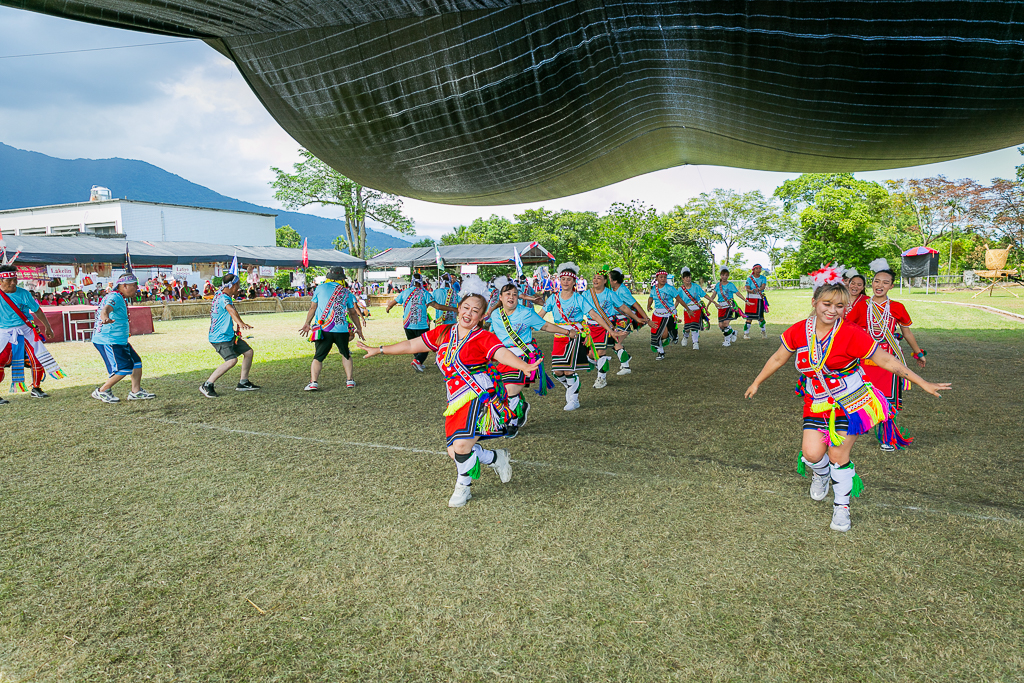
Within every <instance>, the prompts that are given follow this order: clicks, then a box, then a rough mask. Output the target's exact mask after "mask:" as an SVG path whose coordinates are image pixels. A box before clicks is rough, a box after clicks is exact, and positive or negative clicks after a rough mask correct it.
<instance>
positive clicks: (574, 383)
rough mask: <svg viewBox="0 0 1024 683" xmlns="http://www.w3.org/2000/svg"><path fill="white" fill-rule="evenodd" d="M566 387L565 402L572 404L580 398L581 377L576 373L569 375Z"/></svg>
mask: <svg viewBox="0 0 1024 683" xmlns="http://www.w3.org/2000/svg"><path fill="white" fill-rule="evenodd" d="M566 379H567V382H566V385H565V402H566V403H567V404H568V403H572V402H573V401H577V400H579V397H580V376H579V375H577V374H576V373H575V372H574V373H572V374H571V375H569V376H568V377H567V378H566Z"/></svg>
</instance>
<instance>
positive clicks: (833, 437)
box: [828, 406, 846, 446]
mask: <svg viewBox="0 0 1024 683" xmlns="http://www.w3.org/2000/svg"><path fill="white" fill-rule="evenodd" d="M845 440H846V439H845V438H844V437H843V436H842V435H841V434H840V433H839V432H837V431H836V407H835V406H832V410H831V411H830V412H829V414H828V442H829V445H830V446H842V445H843V441H845Z"/></svg>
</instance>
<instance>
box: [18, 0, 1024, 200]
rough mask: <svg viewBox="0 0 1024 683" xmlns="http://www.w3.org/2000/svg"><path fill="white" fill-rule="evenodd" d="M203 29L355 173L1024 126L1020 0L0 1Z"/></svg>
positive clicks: (682, 160) (601, 167)
mask: <svg viewBox="0 0 1024 683" xmlns="http://www.w3.org/2000/svg"><path fill="white" fill-rule="evenodd" d="M0 4H3V5H8V6H11V7H16V8H20V9H27V10H32V11H36V12H43V13H46V14H52V15H55V16H60V17H66V18H72V19H80V20H83V21H90V22H94V23H97V24H103V25H107V26H117V27H121V28H131V29H137V30H142V31H149V32H152V33H159V34H165V35H174V36H187V37H192V38H199V39H202V40H205V41H206V42H207V43H208V44H209V45H211V46H212V47H214V48H215V49H217V50H219V51H220V52H221V53H223V54H224V55H226V56H227V57H228V58H229V59H231V60H232V61H234V63H235V64H236V65H237V66H238V68H239V70H240V71H241V73H242V75H243V76H244V78H245V79H246V81H247V82H248V83H249V85H250V86H251V87H252V89H253V91H254V92H255V93H256V95H257V96H258V97H259V98H260V100H261V101H262V102H263V104H264V106H266V108H267V109H268V111H269V112H270V113H271V115H272V116H273V117H274V118H275V119H276V120H277V122H278V123H280V124H281V125H282V126H283V127H284V129H285V130H287V131H288V132H289V133H290V134H291V135H292V137H294V138H295V139H296V140H298V141H299V142H300V143H301V144H302V145H304V146H305V147H306V148H308V149H309V150H310V151H311V152H313V153H314V154H315V155H316V156H318V157H319V158H321V159H323V160H324V161H326V162H327V163H328V164H330V165H331V166H333V167H334V168H335V169H337V170H338V171H340V172H342V173H344V174H345V175H347V176H349V177H351V178H353V179H355V180H357V181H358V182H360V183H362V184H364V185H367V186H369V187H373V188H376V189H379V190H385V191H388V192H393V193H396V194H399V195H402V196H407V197H416V198H419V199H425V200H429V201H434V202H448V203H453V204H478V205H492V204H512V203H524V202H535V201H540V200H545V199H550V198H555V197H562V196H566V195H570V194H575V193H578V192H582V191H585V190H590V189H594V188H597V187H602V186H604V185H608V184H610V183H614V182H617V181H620V180H623V179H626V178H630V177H633V176H636V175H640V174H643V173H647V172H650V171H654V170H658V169H662V168H668V167H671V166H677V165H679V164H687V163H688V164H715V165H722V166H735V167H744V168H753V169H763V170H772V171H787V172H809V171H829V172H836V171H863V170H872V169H886V168H897V167H901V166H914V165H919V164H926V163H934V162H937V161H942V160H946V159H955V158H960V157H965V156H969V155H974V154H979V153H982V152H988V151H992V150H996V149H1002V148H1005V147H1009V146H1011V145H1016V144H1019V143H1020V142H1022V141H1024V70H1022V69H1021V68H1020V65H1021V64H1022V63H1024V26H1022V22H1024V12H1021V11H1020V3H1018V2H1013V1H1010V0H986V1H980V0H955V1H948V0H941V1H940V0H931V1H927V0H873V1H872V0H842V1H828V0H691V1H689V2H665V1H657V0H651V1H648V2H636V1H626V0H571V1H570V0H548V1H545V2H530V1H526V0H372V1H371V0H291V1H289V2H285V1H284V0H253V1H252V2H239V1H238V0H0Z"/></svg>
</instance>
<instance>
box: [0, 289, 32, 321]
mask: <svg viewBox="0 0 1024 683" xmlns="http://www.w3.org/2000/svg"><path fill="white" fill-rule="evenodd" d="M5 294H6V292H5ZM7 298H8V299H10V300H11V301H13V302H14V305H15V306H17V307H18V308H19V309H21V312H22V313H24V314H25V317H26V318H28V319H29V320H31V319H32V312H33V311H38V310H39V302H38V301H36V298H35V297H34V296H32V292H30V291H28V290H27V289H22V288H21V287H16V288H15V289H14V291H13V292H11V293H10V294H7ZM24 324H25V321H24V320H22V319H21V317H19V316H18V314H17V313H15V312H14V311H12V310H11V307H10V306H8V305H7V302H6V301H4V300H3V299H0V328H3V329H10V328H12V327H21V326H22V325H24Z"/></svg>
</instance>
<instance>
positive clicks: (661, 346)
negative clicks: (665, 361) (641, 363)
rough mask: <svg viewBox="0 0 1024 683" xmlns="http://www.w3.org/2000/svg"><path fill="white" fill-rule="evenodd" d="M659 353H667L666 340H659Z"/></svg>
mask: <svg viewBox="0 0 1024 683" xmlns="http://www.w3.org/2000/svg"><path fill="white" fill-rule="evenodd" d="M658 353H665V340H664V339H658Z"/></svg>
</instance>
